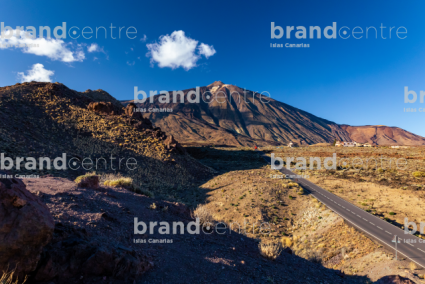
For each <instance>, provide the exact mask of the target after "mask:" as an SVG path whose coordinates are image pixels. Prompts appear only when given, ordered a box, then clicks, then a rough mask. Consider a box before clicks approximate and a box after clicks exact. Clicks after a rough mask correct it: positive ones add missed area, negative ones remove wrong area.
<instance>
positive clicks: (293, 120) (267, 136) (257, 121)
mask: <svg viewBox="0 0 425 284" xmlns="http://www.w3.org/2000/svg"><path fill="white" fill-rule="evenodd" d="M182 92H183V93H184V95H185V98H184V103H180V101H178V102H171V103H170V102H169V103H161V102H160V101H159V98H160V96H161V95H155V96H154V98H153V103H150V100H146V101H145V102H144V103H137V104H136V105H137V106H138V107H139V108H142V109H147V110H148V109H149V108H168V109H172V110H173V111H172V113H166V112H145V113H144V114H143V116H144V117H146V118H149V119H150V120H151V121H152V123H153V124H154V125H155V126H156V127H160V128H161V129H162V130H164V131H166V132H169V133H172V134H173V136H174V137H176V139H177V140H178V141H179V142H181V143H192V142H200V143H215V144H227V145H235V146H253V145H260V146H261V145H282V144H287V143H289V142H295V143H298V144H305V145H311V144H316V143H331V142H333V141H334V140H335V139H337V140H340V141H356V142H360V143H366V142H368V143H371V144H376V145H425V138H424V137H421V136H419V135H415V134H413V133H411V132H408V131H405V130H402V129H401V128H397V127H396V128H391V127H387V126H376V127H377V128H376V131H375V132H373V131H372V130H371V129H366V128H365V127H367V126H350V125H347V124H337V123H335V122H332V121H330V120H327V119H324V118H320V117H318V116H315V115H313V114H311V113H309V112H306V111H303V110H301V109H298V108H295V107H293V106H290V105H288V104H286V103H283V102H280V101H277V100H274V99H272V98H268V97H264V96H263V95H261V94H259V93H257V92H252V91H249V90H246V89H242V88H240V87H237V86H234V85H231V84H224V83H223V82H221V81H215V82H213V83H212V84H209V85H207V86H204V87H199V93H200V94H202V95H201V99H200V100H199V103H196V104H194V103H190V102H189V101H188V96H187V95H188V93H189V92H190V93H191V101H192V100H194V99H195V95H194V94H193V92H196V88H191V89H186V90H182ZM169 93H170V99H171V98H172V97H173V96H172V95H171V92H169ZM207 96H209V97H210V98H209V99H207ZM241 98H242V99H241ZM223 99H225V100H223ZM266 101H268V102H266ZM130 102H133V101H128V100H127V101H121V103H122V104H123V105H124V106H126V105H128V104H129V103H130ZM382 127H385V128H386V130H384V129H383V128H382ZM369 128H370V127H369ZM378 128H379V131H378ZM381 128H382V129H381ZM396 129H399V130H396ZM376 135H377V136H376ZM356 139H358V140H359V141H357V140H356Z"/></svg>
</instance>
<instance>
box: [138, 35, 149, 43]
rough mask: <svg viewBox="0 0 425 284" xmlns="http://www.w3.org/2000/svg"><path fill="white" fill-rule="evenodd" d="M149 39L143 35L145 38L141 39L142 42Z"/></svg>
mask: <svg viewBox="0 0 425 284" xmlns="http://www.w3.org/2000/svg"><path fill="white" fill-rule="evenodd" d="M147 39H148V37H147V36H146V35H143V37H141V38H140V41H141V42H145V41H146V40H147Z"/></svg>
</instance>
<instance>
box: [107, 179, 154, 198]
mask: <svg viewBox="0 0 425 284" xmlns="http://www.w3.org/2000/svg"><path fill="white" fill-rule="evenodd" d="M103 184H104V185H106V186H112V187H123V188H125V189H128V190H130V191H133V192H135V193H138V194H143V195H146V196H149V197H154V194H153V193H152V192H151V191H149V190H147V189H142V188H140V187H139V186H137V185H135V184H134V183H133V179H132V178H129V177H118V178H116V179H110V180H106V181H104V182H103Z"/></svg>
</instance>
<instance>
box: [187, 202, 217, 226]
mask: <svg viewBox="0 0 425 284" xmlns="http://www.w3.org/2000/svg"><path fill="white" fill-rule="evenodd" d="M192 217H193V218H195V219H196V218H199V223H200V224H201V225H204V224H214V218H213V216H212V214H211V211H210V209H208V208H207V206H206V205H202V204H199V205H198V207H196V209H195V211H193V212H192Z"/></svg>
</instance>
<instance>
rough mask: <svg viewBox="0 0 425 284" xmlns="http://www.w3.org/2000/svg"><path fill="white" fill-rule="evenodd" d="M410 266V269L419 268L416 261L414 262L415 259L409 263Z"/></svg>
mask: <svg viewBox="0 0 425 284" xmlns="http://www.w3.org/2000/svg"><path fill="white" fill-rule="evenodd" d="M409 268H410V270H416V269H418V266H417V265H416V263H414V262H413V261H411V262H410V263H409Z"/></svg>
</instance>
